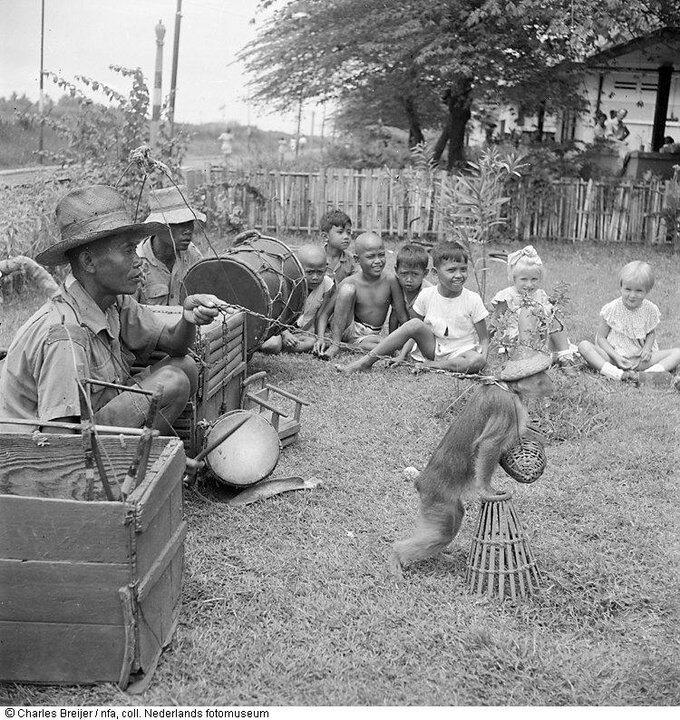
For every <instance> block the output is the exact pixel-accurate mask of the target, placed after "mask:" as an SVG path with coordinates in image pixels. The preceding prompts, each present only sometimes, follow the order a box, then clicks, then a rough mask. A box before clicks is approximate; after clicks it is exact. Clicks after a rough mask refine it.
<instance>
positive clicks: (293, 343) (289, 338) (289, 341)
mask: <svg viewBox="0 0 680 720" xmlns="http://www.w3.org/2000/svg"><path fill="white" fill-rule="evenodd" d="M281 344H282V345H283V347H285V348H289V349H291V350H292V349H294V348H296V347H297V346H298V344H299V340H298V339H297V338H296V337H295V335H293V333H292V332H291V331H290V330H284V331H283V332H282V333H281Z"/></svg>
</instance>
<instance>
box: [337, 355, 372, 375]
mask: <svg viewBox="0 0 680 720" xmlns="http://www.w3.org/2000/svg"><path fill="white" fill-rule="evenodd" d="M367 358H368V355H367V356H366V357H363V358H361V359H360V360H355V361H354V362H351V363H347V365H335V366H334V367H335V369H336V370H337V371H338V372H342V373H353V372H368V371H369V370H370V369H371V367H372V366H373V363H371V362H366V359H367Z"/></svg>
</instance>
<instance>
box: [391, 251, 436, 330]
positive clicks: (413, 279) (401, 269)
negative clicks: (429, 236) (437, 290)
mask: <svg viewBox="0 0 680 720" xmlns="http://www.w3.org/2000/svg"><path fill="white" fill-rule="evenodd" d="M429 262H430V255H429V254H428V252H427V250H426V249H425V248H424V247H423V246H422V245H416V244H415V243H407V244H406V245H402V246H401V247H400V248H399V251H398V252H397V262H396V265H395V268H394V271H395V273H396V275H397V280H399V285H401V289H402V291H403V293H404V304H405V305H406V312H407V313H408V314H409V317H414V315H413V303H414V302H415V301H416V298H417V297H418V293H419V292H420V291H421V289H422V288H427V287H432V283H431V282H430V281H429V280H426V279H425V276H426V275H427V266H428V263H429ZM398 326H399V323H398V322H397V315H396V313H394V312H391V313H390V326H389V327H390V332H394V331H395V330H396V329H397V327H398Z"/></svg>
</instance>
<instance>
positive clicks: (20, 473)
mask: <svg viewBox="0 0 680 720" xmlns="http://www.w3.org/2000/svg"><path fill="white" fill-rule="evenodd" d="M136 440H137V439H136V438H131V437H122V436H120V437H119V436H100V437H99V439H98V444H99V446H100V448H101V449H102V451H101V452H102V459H103V462H104V467H105V468H106V471H107V472H110V473H111V475H112V476H115V477H117V478H118V479H119V480H121V479H122V478H123V477H124V476H125V472H126V470H127V468H128V466H129V464H130V461H131V460H132V457H133V455H134V452H135V449H136V446H137V442H136ZM166 442H167V439H161V438H156V439H154V441H153V445H152V448H151V455H150V461H151V462H153V461H154V460H155V459H156V458H157V457H158V456H159V453H160V450H161V449H162V448H163V447H165V444H166ZM0 457H1V458H2V462H1V463H0V493H3V494H7V495H30V496H33V497H44V498H62V499H68V500H80V499H84V490H85V463H84V458H83V453H82V440H81V438H80V436H79V435H43V434H40V433H34V434H26V433H21V434H14V433H1V434H0ZM95 476H96V479H95V490H96V491H97V493H98V494H97V499H103V498H104V493H103V491H102V488H101V483H100V482H99V476H98V474H97V473H95Z"/></svg>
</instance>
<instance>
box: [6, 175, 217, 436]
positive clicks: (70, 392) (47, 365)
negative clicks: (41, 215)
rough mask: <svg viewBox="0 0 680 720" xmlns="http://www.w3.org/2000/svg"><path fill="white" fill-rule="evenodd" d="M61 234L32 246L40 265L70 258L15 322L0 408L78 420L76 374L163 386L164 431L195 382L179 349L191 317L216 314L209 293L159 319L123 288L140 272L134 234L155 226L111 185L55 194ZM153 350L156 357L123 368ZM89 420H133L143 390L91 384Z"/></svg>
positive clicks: (141, 411) (191, 334) (191, 329)
mask: <svg viewBox="0 0 680 720" xmlns="http://www.w3.org/2000/svg"><path fill="white" fill-rule="evenodd" d="M56 219H57V225H58V227H59V231H60V235H61V240H60V241H59V242H57V243H54V244H53V245H51V246H50V247H48V248H47V249H46V250H44V251H43V252H41V253H40V254H39V255H38V256H37V258H36V260H38V262H40V263H42V264H44V265H62V264H66V263H69V264H70V265H71V273H70V274H69V275H68V276H67V278H66V280H65V281H64V284H63V285H62V286H61V288H60V290H59V292H58V293H56V294H55V295H54V296H53V297H52V298H51V299H50V300H49V301H48V302H47V303H45V305H43V307H42V308H40V310H38V311H37V312H36V313H35V314H34V315H33V317H31V318H30V320H28V322H27V323H25V324H24V325H23V327H21V328H20V330H19V331H18V332H17V335H16V337H15V338H14V341H13V342H12V344H11V346H10V348H9V350H8V353H7V359H6V361H5V363H4V366H3V368H2V373H1V374H0V415H2V416H3V417H11V418H26V419H33V420H35V419H37V420H40V421H44V422H48V421H55V420H66V421H77V420H78V418H79V416H80V404H79V395H78V383H79V382H81V381H82V380H84V379H93V380H98V381H104V382H110V383H117V384H123V385H136V386H138V387H140V388H142V389H144V390H150V391H155V390H157V389H162V393H163V396H162V401H161V403H160V404H159V413H158V415H157V420H156V428H157V429H159V430H161V432H168V431H169V429H170V425H171V423H172V422H173V420H175V419H176V418H177V416H178V415H179V414H180V413H181V412H182V410H183V409H184V407H185V405H186V403H187V401H188V400H189V398H190V397H191V396H192V395H193V393H194V392H195V389H196V382H197V370H196V366H195V363H194V361H193V360H191V359H190V358H188V357H187V356H186V353H187V350H188V349H189V348H190V346H191V345H192V343H193V342H194V339H195V335H196V329H195V326H196V325H204V324H207V323H209V322H211V321H212V320H213V318H214V317H215V316H216V315H217V314H218V309H217V308H218V305H221V304H222V301H220V300H219V299H218V298H216V297H215V296H214V295H190V296H189V297H187V298H186V299H185V300H184V304H183V306H184V314H183V316H182V318H181V319H180V320H179V321H178V322H177V323H176V325H174V326H168V325H166V324H165V323H164V322H162V321H161V320H160V319H158V318H157V317H156V316H155V315H154V314H153V312H152V311H151V310H149V309H148V308H146V307H144V306H143V305H140V304H139V303H137V301H136V300H135V299H134V298H133V297H132V295H133V294H134V293H135V292H136V290H137V285H138V283H139V280H140V278H141V265H142V259H141V258H140V257H139V255H137V252H136V250H137V244H138V242H139V240H140V238H142V237H144V236H146V235H148V234H149V233H152V234H154V233H158V232H160V231H161V230H163V226H162V225H159V224H153V223H149V224H143V223H133V222H131V219H130V215H129V214H128V212H127V210H126V209H125V206H124V202H123V198H122V196H121V195H120V193H119V192H118V191H117V190H115V189H114V188H112V187H108V186H106V185H91V186H89V187H85V188H81V189H77V190H72V191H70V192H69V193H67V194H66V195H65V196H64V197H63V198H62V199H61V200H60V201H59V203H58V205H57V209H56ZM154 350H160V351H162V352H165V353H167V354H168V355H169V357H166V358H165V359H164V360H161V361H160V362H157V363H156V364H155V365H153V366H151V367H150V368H147V369H146V370H145V371H144V372H142V373H140V374H138V375H136V376H134V377H132V376H131V374H130V368H131V366H132V364H133V361H136V362H137V363H139V364H143V363H144V362H145V360H146V359H147V358H148V356H149V354H150V353H151V352H152V351H154ZM91 402H92V408H93V411H94V413H95V421H96V422H97V423H99V424H103V425H120V426H125V427H140V426H141V425H142V424H143V422H144V419H145V416H146V413H147V411H148V408H149V400H148V396H145V395H141V394H137V393H128V392H119V391H118V390H116V389H113V388H109V387H102V386H97V385H92V386H91Z"/></svg>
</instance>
